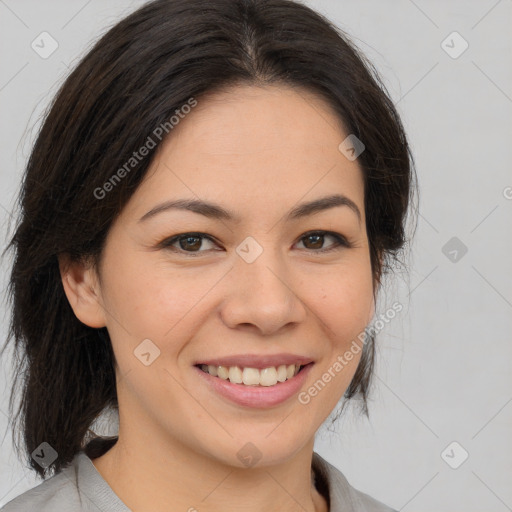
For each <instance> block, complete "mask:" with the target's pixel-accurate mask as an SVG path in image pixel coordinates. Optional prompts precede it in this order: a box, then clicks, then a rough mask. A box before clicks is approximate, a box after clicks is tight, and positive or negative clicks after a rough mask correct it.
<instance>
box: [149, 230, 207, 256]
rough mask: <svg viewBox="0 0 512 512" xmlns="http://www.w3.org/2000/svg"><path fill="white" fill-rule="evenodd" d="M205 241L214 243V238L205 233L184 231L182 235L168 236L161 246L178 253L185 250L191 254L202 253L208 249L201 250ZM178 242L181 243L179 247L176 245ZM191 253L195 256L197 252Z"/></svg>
mask: <svg viewBox="0 0 512 512" xmlns="http://www.w3.org/2000/svg"><path fill="white" fill-rule="evenodd" d="M204 241H208V242H211V243H213V240H212V239H211V238H210V237H209V236H208V235H205V234H204V233H182V234H180V235H175V236H173V237H171V238H168V239H167V240H164V241H163V242H161V243H160V244H159V245H160V247H161V248H164V249H169V250H171V251H175V252H178V253H179V252H183V253H189V254H191V253H198V254H201V253H203V252H206V250H208V249H206V250H200V249H202V248H203V242H204ZM176 243H179V247H177V246H176ZM203 249H204V248H203ZM191 255H193V256H195V254H191Z"/></svg>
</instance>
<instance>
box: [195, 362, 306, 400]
mask: <svg viewBox="0 0 512 512" xmlns="http://www.w3.org/2000/svg"><path fill="white" fill-rule="evenodd" d="M273 359H274V361H275V360H276V359H277V358H273ZM294 359H295V360H296V361H297V358H294ZM298 359H299V360H300V359H302V360H301V361H300V362H295V363H293V362H292V359H291V358H290V357H288V358H284V359H283V358H279V363H284V362H287V363H289V364H277V365H276V366H270V364H271V363H272V362H274V361H269V359H268V358H265V359H258V358H255V357H252V356H251V357H248V358H246V362H245V364H246V365H247V366H242V365H241V361H243V358H238V357H237V358H236V359H235V358H230V359H229V360H228V359H223V360H219V359H218V360H214V361H212V360H210V361H207V362H208V363H214V364H206V362H203V363H199V364H195V365H194V366H193V368H194V371H195V372H196V374H197V376H198V377H199V379H198V382H199V384H200V385H201V386H203V385H204V386H206V389H207V390H209V392H212V393H213V394H214V395H215V396H219V397H221V398H222V399H226V400H228V401H229V402H231V403H234V404H236V405H238V406H242V407H244V408H256V409H266V408H271V407H277V406H280V405H282V404H285V403H289V401H290V400H292V398H293V397H294V396H295V395H297V393H299V391H300V390H301V389H302V388H303V387H304V386H305V384H306V380H307V379H308V375H309V373H310V372H311V369H312V367H313V366H314V364H315V363H314V362H313V361H311V359H309V360H307V359H305V358H298ZM228 361H229V363H230V364H229V365H228V364H227V362H228ZM220 362H223V363H224V364H217V363H220ZM235 362H239V364H240V365H237V364H234V363H235ZM249 364H252V366H248V365H249ZM255 366H259V368H255Z"/></svg>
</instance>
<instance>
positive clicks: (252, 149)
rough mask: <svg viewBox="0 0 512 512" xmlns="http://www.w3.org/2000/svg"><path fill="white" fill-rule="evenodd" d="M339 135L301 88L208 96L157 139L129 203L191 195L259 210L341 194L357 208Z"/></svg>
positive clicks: (327, 111)
mask: <svg viewBox="0 0 512 512" xmlns="http://www.w3.org/2000/svg"><path fill="white" fill-rule="evenodd" d="M347 135H348V134H347V133H345V131H344V129H343V126H342V123H341V121H340V119H339V117H338V116H337V115H336V114H335V112H334V111H333V110H332V109H331V107H330V106H329V105H328V104H327V103H326V102H325V101H324V100H322V99H321V98H319V97H318V96H316V95H314V94H312V93H311V92H309V91H306V90H304V89H296V88H291V87H283V86H279V87H277V86H271V87H264V88H262V87H254V86H238V87H236V88H232V89H229V90H226V91H223V92H220V93H216V94H210V95H208V96H206V97H205V98H203V99H198V104H197V106H196V107H194V109H192V111H191V112H190V113H189V114H187V115H186V116H184V117H183V119H181V120H180V122H179V124H178V125H176V126H174V128H173V130H172V132H171V134H170V136H169V137H167V139H166V140H164V142H163V143H162V145H161V146H160V148H159V150H158V152H157V154H156V155H155V159H154V161H153V162H152V165H151V167H150V170H149V172H148V175H147V176H146V178H145V179H144V181H143V183H142V184H141V186H140V187H139V189H138V191H137V193H136V196H137V197H136V198H135V203H136V204H137V205H138V206H139V207H140V208H142V207H143V206H142V204H143V205H144V207H145V206H147V205H148V204H150V203H151V202H155V201H159V200H161V201H164V200H169V199H178V198H184V197H185V198H195V199H197V198H199V199H205V200H212V201H215V202H217V203H224V204H226V203H227V202H229V203H230V205H233V208H234V209H236V210H237V211H243V210H246V209H247V208H252V209H254V210H258V208H259V210H260V213H262V212H264V211H265V210H266V209H268V208H270V207H274V208H275V205H279V204H288V203H289V204H290V206H291V205H293V204H294V203H296V202H299V201H301V200H307V199H315V198H316V197H320V196H323V195H326V194H333V193H342V194H344V195H347V196H349V197H350V198H351V199H352V200H353V201H354V202H356V203H357V204H358V205H359V206H360V208H361V209H362V208H363V205H362V199H363V196H364V192H363V180H362V173H361V170H360V167H359V165H358V163H357V161H350V160H348V159H347V158H346V157H345V156H344V155H343V154H342V153H341V151H340V150H339V145H340V143H341V142H342V141H343V140H344V139H345V138H346V136H347ZM140 208H137V212H138V213H139V212H140Z"/></svg>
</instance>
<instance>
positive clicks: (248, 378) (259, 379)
mask: <svg viewBox="0 0 512 512" xmlns="http://www.w3.org/2000/svg"><path fill="white" fill-rule="evenodd" d="M300 368H301V366H300V365H299V364H289V365H285V364H282V365H280V366H277V367H276V366H270V367H269V368H264V369H262V370H259V369H257V368H241V367H239V366H214V365H211V364H210V365H206V364H202V365H201V370H203V372H205V373H209V374H210V375H212V376H214V377H219V378H221V379H224V380H229V381H230V382H233V383H234V384H243V385H245V386H275V385H276V384H277V383H278V382H284V381H286V380H288V379H291V378H292V377H294V376H295V375H297V373H299V370H300Z"/></svg>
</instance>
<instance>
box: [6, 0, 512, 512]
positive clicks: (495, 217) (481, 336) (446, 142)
mask: <svg viewBox="0 0 512 512" xmlns="http://www.w3.org/2000/svg"><path fill="white" fill-rule="evenodd" d="M142 3H143V2H142V1H132V2H128V1H121V0H115V1H113V0H110V1H109V2H108V4H107V3H106V2H102V1H100V0H89V1H86V0H73V1H70V0H68V1H63V0H58V1H57V0H52V1H49V0H45V1H36V0H30V1H29V0H18V1H15V0H0V41H1V48H2V51H1V66H0V102H1V118H0V119H1V121H0V122H1V126H0V130H1V132H0V152H1V162H2V170H1V178H0V180H1V182H0V183H1V185H2V186H1V191H0V205H1V208H0V216H1V226H2V241H3V244H2V246H3V245H4V243H5V240H6V236H7V232H6V231H7V226H8V224H7V223H8V220H9V213H8V212H10V211H11V210H12V207H13V198H14V194H15V192H16V190H17V187H18V186H19V180H20V176H21V172H22V169H23V167H24V164H25V161H26V158H27V155H28V152H29V149H30V145H31V143H32V142H33V138H34V135H35V133H36V132H37V128H38V126H39V124H38V119H39V117H40V115H41V113H42V112H43V110H44V108H45V107H46V105H47V104H48V102H49V100H50V99H51V98H52V96H53V94H54V93H55V91H56V87H57V85H58V84H60V82H61V80H62V79H63V77H64V76H65V75H66V74H67V73H68V71H69V70H68V67H69V66H72V65H73V64H74V63H75V62H76V60H77V59H78V58H79V57H80V56H82V55H83V54H84V53H85V51H86V50H87V48H88V47H89V45H90V43H91V42H92V41H93V40H95V39H96V38H97V37H98V36H99V35H100V34H102V33H104V31H105V30H106V29H107V28H108V27H109V26H111V25H112V24H114V23H115V22H116V21H117V20H118V19H119V18H120V17H121V16H123V15H125V14H127V13H128V12H130V11H131V10H133V9H134V8H136V7H137V6H139V5H141V4H142ZM307 3H308V4H309V5H311V6H312V7H314V8H316V9H317V10H319V11H321V12H323V13H324V14H325V15H326V16H327V17H328V18H330V19H331V20H333V21H334V22H335V23H336V24H337V25H338V26H340V27H341V28H342V29H344V30H346V31H347V32H348V34H349V35H350V36H351V37H352V39H353V40H354V41H355V42H356V44H357V45H358V46H359V47H360V48H361V49H362V50H363V51H364V52H365V53H366V55H367V56H368V57H369V58H370V59H371V60H372V62H373V63H374V64H375V65H376V67H377V69H378V70H379V71H380V73H381V74H382V76H383V78H384V80H385V83H386V85H387V87H388V88H389V91H390V93H391V95H392V98H393V99H394V101H395V102H396V103H397V104H398V108H399V111H400V113H401V115H402V119H403V122H404V124H405V128H406V131H407V133H408V136H409V139H410V142H411V145H412V149H413V152H414V155H415V158H416V163H417V170H418V176H419V185H420V217H419V220H418V230H417V233H416V238H415V242H414V245H413V248H412V251H411V254H410V260H409V264H410V271H409V274H408V275H403V274H401V275H398V276H396V277H395V278H394V279H393V280H391V281H389V282H388V284H387V285H386V288H385V290H384V293H383V295H382V296H381V299H382V302H381V306H380V311H379V312H378V313H383V312H384V311H385V309H386V308H387V307H389V305H391V304H392V303H393V302H394V301H395V300H399V301H400V302H402V303H403V304H404V306H405V307H404V311H403V312H402V313H401V315H400V316H398V317H397V318H396V319H395V320H393V321H392V322H391V323H390V324H389V325H388V326H387V327H386V329H385V330H384V331H383V332H382V333H381V334H380V337H379V359H378V368H377V377H376V379H375V388H374V391H373V395H372V399H371V400H370V412H371V419H370V421H368V420H366V419H364V418H359V417H358V416H357V414H356V413H355V412H353V411H349V412H348V414H347V415H346V416H345V417H344V418H343V419H342V420H340V422H339V423H338V425H337V430H338V433H337V434H332V433H329V432H328V431H327V429H322V430H321V431H320V433H319V435H318V437H317V444H316V450H317V451H318V452H319V453H320V454H321V455H322V456H323V457H325V458H326V459H327V460H329V461H330V462H332V463H333V464H334V465H335V466H337V467H338V468H340V469H341V470H342V471H343V472H344V474H345V475H346V476H347V478H348V479H349V481H350V482H351V483H352V484H353V485H354V486H356V487H358V488H360V489H361V490H363V491H365V492H367V493H369V494H370V495H372V496H374V497H376V498H377V499H379V500H381V501H383V502H385V503H387V504H389V505H390V506H393V507H394V508H396V509H398V510H404V511H413V510H414V511H429V512H430V511H432V510H436V511H438V512H445V511H446V512H448V511H453V510H465V511H466V512H473V511H474V512H476V511H486V512H501V511H506V510H512V485H511V476H512V457H511V454H512V436H511V435H510V433H511V428H510V427H511V423H512V404H511V401H512V386H511V385H510V384H511V360H512V358H511V352H512V343H511V332H512V329H511V323H512V322H511V309H512V286H511V285H512V273H511V272H510V270H511V268H510V267H511V261H512V258H511V254H512V230H511V224H512V223H511V211H512V199H510V198H511V197H512V188H510V187H512V175H511V172H510V169H511V160H512V159H511V142H512V139H511V131H512V130H511V117H512V116H511V114H512V87H511V83H512V80H511V78H512V71H511V63H512V60H511V57H512V55H511V32H512V30H511V28H512V27H511V11H512V2H511V1H510V0H501V1H496V0H478V1H477V0H473V1H468V0H451V1H441V0H436V1H426V0H421V1H420V0H416V1H412V0H391V1H382V0H371V1H369V0H367V1H356V0H309V1H308V2H307ZM43 31H47V32H49V33H50V34H51V35H52V36H53V37H54V38H55V39H56V40H57V41H58V44H59V47H58V49H57V50H56V51H55V53H54V54H53V55H51V56H50V57H49V58H48V59H42V58H41V57H39V56H38V55H37V54H36V53H35V52H34V51H33V50H32V48H31V46H30V45H31V42H32V41H33V40H34V39H35V38H36V37H37V36H38V35H39V34H40V33H41V32H43ZM453 31H457V32H458V33H460V35H461V36H462V37H463V38H464V39H465V40H466V41H467V42H468V44H469V47H468V49H467V50H466V51H465V52H464V53H463V54H462V55H460V56H459V57H458V58H456V59H454V58H452V57H450V56H449V55H448V54H447V53H446V52H445V50H444V49H443V47H442V46H441V43H442V41H443V40H445V39H446V38H447V36H448V35H449V34H451V33H452V32H453ZM452 40H453V43H452V42H451V41H452ZM445 44H448V45H450V46H453V48H452V50H451V51H452V52H453V51H456V50H457V49H459V48H461V46H460V42H458V41H457V40H456V39H453V36H452V37H451V38H449V39H448V40H447V43H445ZM507 187H509V188H507ZM452 237H457V238H458V240H459V241H460V242H462V243H463V244H464V245H465V246H467V248H468V251H467V253H466V254H465V255H464V256H462V257H460V256H461V254H462V252H460V250H459V252H458V253H457V254H455V253H453V252H452V253H451V254H449V251H452V250H453V248H452V247H448V249H445V252H446V253H447V254H448V256H446V255H445V254H444V253H443V251H442V249H443V247H444V246H445V244H446V243H447V242H448V241H449V240H450V239H451V238H452ZM460 242H456V243H458V244H459V245H460ZM456 250H458V249H456ZM450 258H451V259H454V258H456V259H457V261H455V262H454V261H451V259H450ZM7 264H8V262H3V267H2V273H1V277H2V289H5V284H6V278H7V272H8V265H7ZM2 307H3V313H4V317H3V321H2V339H4V338H5V333H6V329H7V319H8V305H6V304H5V299H4V302H3V306H2ZM2 366H3V373H2V374H1V381H0V382H1V385H2V388H1V389H2V390H3V391H2V393H1V395H2V396H1V398H0V429H1V430H2V440H3V443H2V445H1V447H0V456H1V462H0V504H4V503H6V502H7V501H9V500H10V499H12V498H14V497H15V496H17V495H19V494H21V493H22V492H24V491H25V490H27V489H29V488H31V487H33V486H34V485H36V484H37V483H39V481H38V480H36V479H35V478H34V477H33V475H32V473H31V472H30V471H29V470H28V469H27V468H24V467H22V465H21V464H20V463H19V462H18V461H17V460H16V458H15V456H14V453H13V451H12V438H11V434H10V432H8V431H6V429H7V398H8V394H7V390H6V387H5V386H7V384H8V382H9V380H8V378H9V368H10V365H9V361H8V360H4V361H3V362H2ZM41 414H44V411H42V412H41ZM4 431H5V434H4V433H3V432H4ZM453 441H456V442H458V443H459V444H460V446H461V447H462V448H463V449H464V450H466V451H467V452H468V453H469V458H468V459H467V460H466V461H465V462H464V463H463V464H462V465H460V467H459V468H458V469H452V468H451V467H449V465H448V464H447V463H446V462H445V461H444V460H443V458H442V457H441V453H442V452H443V451H444V450H445V448H446V447H447V446H448V445H449V444H450V443H452V442H453ZM460 450H461V448H456V449H455V450H454V451H453V452H452V451H451V450H448V452H447V453H448V455H449V456H450V457H448V459H449V460H450V461H451V462H452V464H453V463H454V462H457V461H458V460H459V457H460V454H461V451H460Z"/></svg>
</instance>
